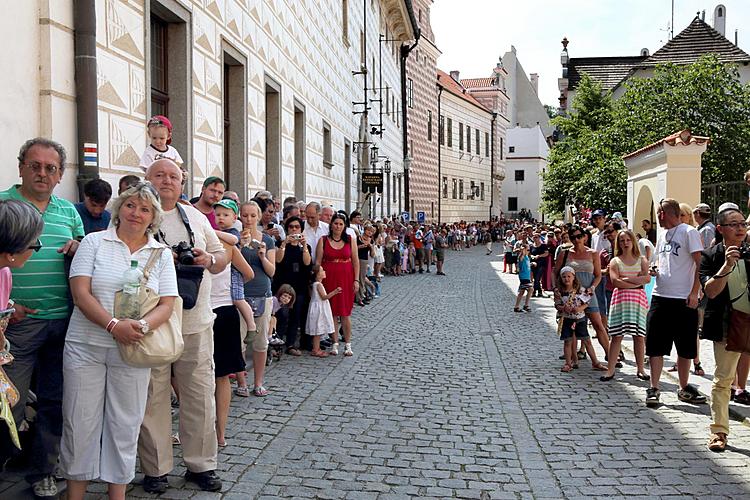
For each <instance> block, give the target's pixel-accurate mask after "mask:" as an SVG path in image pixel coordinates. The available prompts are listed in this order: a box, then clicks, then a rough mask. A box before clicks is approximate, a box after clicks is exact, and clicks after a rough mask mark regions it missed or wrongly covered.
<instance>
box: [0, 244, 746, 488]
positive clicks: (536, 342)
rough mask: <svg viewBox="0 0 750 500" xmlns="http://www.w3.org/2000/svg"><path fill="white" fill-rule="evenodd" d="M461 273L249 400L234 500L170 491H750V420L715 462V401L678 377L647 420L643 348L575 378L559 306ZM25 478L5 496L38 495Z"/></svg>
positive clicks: (470, 254) (454, 258) (236, 441)
mask: <svg viewBox="0 0 750 500" xmlns="http://www.w3.org/2000/svg"><path fill="white" fill-rule="evenodd" d="M446 272H447V273H448V276H447V277H440V276H436V275H435V274H434V273H433V274H424V275H416V276H411V277H402V278H390V277H389V278H385V279H384V280H383V289H384V290H383V296H382V298H380V299H376V300H375V301H374V302H373V303H372V304H371V305H369V306H367V307H365V308H364V309H362V308H357V309H356V310H355V316H354V332H355V337H354V344H353V346H354V352H355V356H354V357H352V358H344V357H341V356H340V357H338V358H336V359H315V358H311V357H309V356H305V357H302V358H291V357H285V358H284V359H283V360H282V361H281V362H280V363H276V364H274V365H272V367H271V369H270V371H269V374H268V377H267V379H268V386H269V389H270V390H271V391H272V392H271V395H270V396H269V397H267V398H265V399H258V398H248V399H242V398H235V399H234V400H233V402H232V415H231V418H230V423H229V431H228V446H227V447H226V448H223V449H222V450H221V452H220V457H219V463H220V466H219V467H220V476H221V478H222V479H223V480H224V488H223V490H222V493H221V494H208V493H203V492H201V491H199V490H197V489H195V486H194V485H192V484H185V481H184V479H183V478H182V475H183V474H184V472H185V470H184V468H182V467H177V468H176V469H175V470H174V473H173V475H172V476H171V477H170V478H169V480H170V484H171V485H172V488H171V489H170V490H169V491H168V492H167V493H166V494H165V495H163V497H164V498H227V499H230V498H237V499H246V498H280V497H299V498H352V499H353V498H363V499H365V498H379V499H380V498H404V497H407V496H414V497H420V498H428V497H434V498H452V497H458V498H481V499H486V498H591V497H609V498H612V497H638V496H641V497H651V498H653V497H670V496H675V497H676V496H683V497H684V496H688V497H700V498H706V497H711V498H719V497H726V498H735V499H737V498H747V497H748V495H750V460H748V456H749V455H750V429H749V428H748V427H746V426H743V425H742V424H741V423H740V422H732V428H731V431H732V434H731V436H730V441H729V444H730V446H729V448H728V450H727V451H726V452H725V453H724V454H721V455H717V454H712V453H711V452H709V451H707V450H706V449H705V443H706V440H707V436H708V423H709V410H708V406H707V405H703V406H700V407H694V406H690V405H687V404H684V403H681V402H679V401H678V400H677V397H676V394H675V391H676V386H675V385H674V381H673V379H669V378H666V377H665V380H663V386H662V394H663V395H662V400H663V402H664V404H663V405H662V406H661V407H660V408H659V409H657V410H651V409H647V408H646V407H645V405H644V402H643V399H644V395H645V389H646V384H647V383H646V382H641V381H639V380H637V379H636V377H635V368H634V364H633V363H632V354H631V353H628V362H626V366H625V368H624V369H623V370H621V371H620V372H619V374H618V377H617V378H616V379H615V380H614V381H612V382H610V383H606V384H605V383H601V382H599V381H598V378H599V375H600V372H595V371H592V370H591V368H590V363H589V362H588V361H584V362H582V363H581V368H580V369H579V370H576V371H574V372H572V373H570V374H563V373H560V370H559V368H560V366H561V364H562V362H561V361H558V359H557V357H558V355H559V353H560V351H561V344H560V342H559V341H558V340H557V337H556V335H555V333H554V331H555V330H554V326H553V324H554V312H553V307H552V302H551V300H550V299H534V303H533V304H532V306H533V309H534V313H533V314H527V313H524V314H514V313H513V312H512V300H513V296H514V294H513V291H514V290H515V286H516V283H517V278H516V276H515V275H506V274H502V262H501V261H500V259H499V258H498V257H496V256H492V257H486V256H485V255H484V248H481V249H480V248H476V249H474V250H470V251H466V252H461V253H455V252H448V261H447V264H446ZM626 346H628V347H629V346H630V343H629V342H626ZM597 347H598V346H597ZM178 463H179V460H178ZM11 476H12V477H11V479H13V481H5V482H3V483H0V497H2V498H25V497H23V496H21V495H26V494H28V490H25V491H24V492H23V493H21V492H22V490H23V489H24V488H25V485H22V484H21V483H20V482H19V481H20V475H19V476H13V475H11ZM140 478H141V476H140V475H138V476H137V477H136V481H135V482H136V483H139V482H140ZM103 486H104V485H101V484H94V485H92V491H99V492H102V493H103V492H104V489H103ZM128 495H129V496H134V497H139V496H145V497H149V496H150V495H147V494H145V493H144V492H143V490H142V489H141V487H140V486H139V485H136V486H134V487H133V488H131V489H130V491H129V493H128Z"/></svg>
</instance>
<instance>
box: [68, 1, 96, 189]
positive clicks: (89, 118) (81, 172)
mask: <svg viewBox="0 0 750 500" xmlns="http://www.w3.org/2000/svg"><path fill="white" fill-rule="evenodd" d="M73 26H74V28H75V46H74V55H75V89H76V127H77V129H78V143H77V146H78V149H77V151H76V157H77V158H78V177H77V183H78V196H79V199H83V186H84V185H85V184H86V182H88V181H90V180H91V179H98V178H99V158H98V152H99V151H98V137H99V130H98V128H99V123H98V115H97V104H98V103H97V85H96V0H73Z"/></svg>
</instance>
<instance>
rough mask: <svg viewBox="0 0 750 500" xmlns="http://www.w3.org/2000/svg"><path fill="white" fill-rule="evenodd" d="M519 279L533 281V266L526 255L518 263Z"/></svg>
mask: <svg viewBox="0 0 750 500" xmlns="http://www.w3.org/2000/svg"><path fill="white" fill-rule="evenodd" d="M518 279H522V280H530V279H531V265H530V264H529V256H528V255H525V256H524V257H521V259H520V260H519V261H518Z"/></svg>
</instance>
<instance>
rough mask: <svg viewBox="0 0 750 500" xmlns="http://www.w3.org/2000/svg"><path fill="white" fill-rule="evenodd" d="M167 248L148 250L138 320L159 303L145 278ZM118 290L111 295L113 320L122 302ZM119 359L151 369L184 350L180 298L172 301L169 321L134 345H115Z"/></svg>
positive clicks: (170, 360) (140, 293)
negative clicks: (149, 253) (113, 296)
mask: <svg viewBox="0 0 750 500" xmlns="http://www.w3.org/2000/svg"><path fill="white" fill-rule="evenodd" d="M164 250H166V251H169V250H168V249H159V250H152V252H151V257H149V259H148V262H147V263H146V267H144V268H143V277H142V278H141V286H140V289H139V292H138V294H139V297H138V299H139V302H140V304H141V317H143V316H145V315H146V314H147V313H148V312H149V311H151V310H152V309H153V308H155V307H156V306H157V305H158V304H159V299H160V298H161V297H159V295H158V294H157V293H156V292H155V291H153V290H152V289H151V288H148V287H147V286H146V285H147V283H148V277H149V274H150V273H151V269H153V267H154V264H156V262H157V261H158V260H159V257H160V256H161V253H162V252H163V251H164ZM121 297H122V290H120V291H118V292H116V293H115V311H114V316H115V317H116V318H117V317H118V316H119V315H118V312H119V310H118V309H119V307H118V304H121V303H122V298H121ZM117 348H118V349H119V350H120V356H122V360H123V361H125V363H127V364H129V365H130V366H135V367H138V368H155V367H157V366H164V365H168V364H170V363H173V362H174V361H176V360H177V359H178V358H179V357H180V356H181V355H182V351H183V350H184V349H185V343H184V341H183V339H182V298H181V297H177V298H176V299H175V303H174V308H173V309H172V314H171V315H170V316H169V319H168V320H167V321H165V322H164V323H162V324H161V325H159V326H158V327H157V328H154V329H153V330H151V331H149V332H148V333H146V334H145V335H144V337H143V339H141V340H140V341H139V342H136V343H134V344H121V343H120V342H118V343H117Z"/></svg>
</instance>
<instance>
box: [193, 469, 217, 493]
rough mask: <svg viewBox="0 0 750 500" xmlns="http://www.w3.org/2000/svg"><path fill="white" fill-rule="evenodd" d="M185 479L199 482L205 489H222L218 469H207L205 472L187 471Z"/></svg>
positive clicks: (201, 487) (199, 485)
mask: <svg viewBox="0 0 750 500" xmlns="http://www.w3.org/2000/svg"><path fill="white" fill-rule="evenodd" d="M185 480H186V481H192V482H193V483H195V484H197V485H198V487H200V489H202V490H203V491H219V490H220V489H221V479H219V476H217V475H216V471H213V470H207V471H205V472H190V471H187V472H186V473H185Z"/></svg>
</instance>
